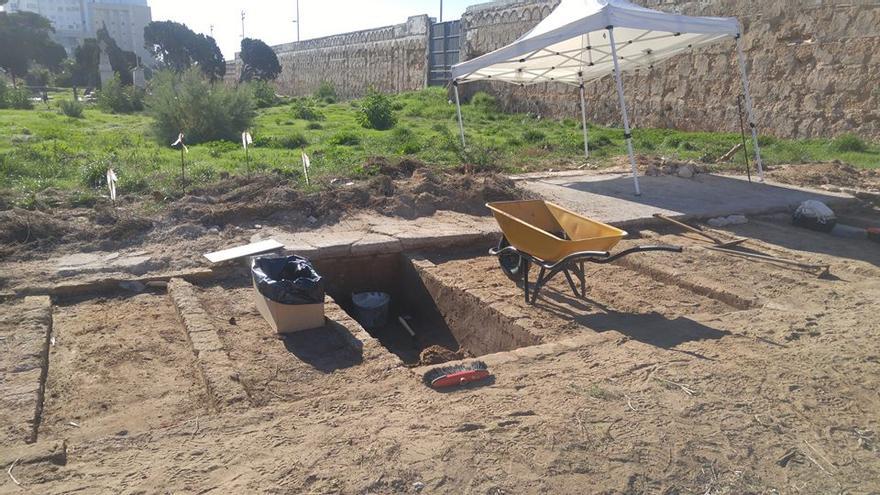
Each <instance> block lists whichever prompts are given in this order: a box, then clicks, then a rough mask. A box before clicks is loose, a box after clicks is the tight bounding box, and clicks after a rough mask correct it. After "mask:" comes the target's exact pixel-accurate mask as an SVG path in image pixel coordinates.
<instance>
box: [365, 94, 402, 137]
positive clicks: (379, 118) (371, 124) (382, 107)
mask: <svg viewBox="0 0 880 495" xmlns="http://www.w3.org/2000/svg"><path fill="white" fill-rule="evenodd" d="M357 119H358V123H360V124H361V126H362V127H365V128H367V129H376V130H379V131H386V130H388V129H391V128H392V127H394V126H395V125H396V124H397V116H395V115H394V108H393V104H392V101H391V97H390V96H388V95H386V94H382V93H379V92H377V91H373V90H370V92H369V94H367V97H366V98H364V101H363V102H362V103H361V108H360V111H359V112H358V114H357Z"/></svg>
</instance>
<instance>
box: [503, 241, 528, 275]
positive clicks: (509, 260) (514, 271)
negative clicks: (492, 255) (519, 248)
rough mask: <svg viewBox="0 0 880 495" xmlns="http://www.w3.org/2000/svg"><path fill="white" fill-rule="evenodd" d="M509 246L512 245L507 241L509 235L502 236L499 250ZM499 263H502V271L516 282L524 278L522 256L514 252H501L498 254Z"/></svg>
mask: <svg viewBox="0 0 880 495" xmlns="http://www.w3.org/2000/svg"><path fill="white" fill-rule="evenodd" d="M508 246H510V243H509V242H507V237H504V236H501V240H500V241H499V242H498V250H499V251H500V250H502V249H504V248H506V247H508ZM498 264H499V265H501V271H503V272H504V274H505V275H507V278H509V279H510V280H513V281H514V282H519V281H520V280H522V276H523V268H522V266H523V259H522V256H520V255H518V254H514V253H505V254H501V255H499V256H498Z"/></svg>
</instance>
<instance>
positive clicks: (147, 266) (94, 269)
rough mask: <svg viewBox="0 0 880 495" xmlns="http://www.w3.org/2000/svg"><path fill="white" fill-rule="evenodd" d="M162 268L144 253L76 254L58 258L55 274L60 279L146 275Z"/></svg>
mask: <svg viewBox="0 0 880 495" xmlns="http://www.w3.org/2000/svg"><path fill="white" fill-rule="evenodd" d="M156 268H160V265H159V264H158V263H156V262H155V261H154V260H153V259H152V258H151V257H150V256H147V255H145V254H143V253H130V254H120V253H102V252H95V253H75V254H69V255H67V256H62V257H61V258H58V259H57V261H56V265H55V273H56V274H57V275H58V276H60V277H69V276H75V275H82V274H87V273H111V272H120V273H130V274H132V275H144V274H145V273H147V272H150V271H152V270H155V269H156Z"/></svg>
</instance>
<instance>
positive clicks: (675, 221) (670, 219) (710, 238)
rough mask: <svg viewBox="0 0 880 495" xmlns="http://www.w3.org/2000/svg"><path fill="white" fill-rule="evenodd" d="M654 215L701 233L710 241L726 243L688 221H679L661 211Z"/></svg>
mask: <svg viewBox="0 0 880 495" xmlns="http://www.w3.org/2000/svg"><path fill="white" fill-rule="evenodd" d="M654 217H655V218H659V219H661V220H666V221H667V222H669V223H673V224H675V225H678V226H679V227H681V228H683V229H687V230H690V231H691V232H693V233H695V234H700V235H701V236H703V237H705V238H706V239H709V240H710V241H712V242H714V243H715V244H724V241H722V240H721V239H717V238H715V237H713V236H711V235H709V234H707V233H705V232H703V231H702V230H700V229H698V228H695V227H691V226H690V225H688V224H686V223H682V222H679V221H678V220H673V219H672V218H669V217H667V216H666V215H662V214H660V213H655V214H654Z"/></svg>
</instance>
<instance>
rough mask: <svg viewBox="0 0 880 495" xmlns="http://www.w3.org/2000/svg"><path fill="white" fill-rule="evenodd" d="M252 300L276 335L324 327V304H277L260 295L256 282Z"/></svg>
mask: <svg viewBox="0 0 880 495" xmlns="http://www.w3.org/2000/svg"><path fill="white" fill-rule="evenodd" d="M254 300H255V302H256V304H257V310H258V311H259V312H260V314H261V315H263V318H265V319H266V321H267V322H269V325H271V326H272V329H273V330H275V331H276V332H278V333H281V334H284V333H295V332H301V331H303V330H311V329H313V328H320V327H323V326H324V303H321V304H298V305H296V304H279V303H277V302H275V301H273V300H271V299H269V298H267V297H266V296H264V295H263V294H260V291H259V290H258V289H257V284H256V282H254Z"/></svg>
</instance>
